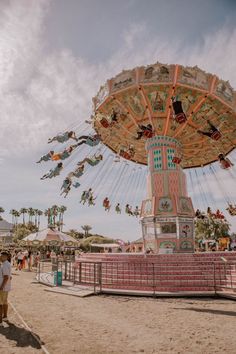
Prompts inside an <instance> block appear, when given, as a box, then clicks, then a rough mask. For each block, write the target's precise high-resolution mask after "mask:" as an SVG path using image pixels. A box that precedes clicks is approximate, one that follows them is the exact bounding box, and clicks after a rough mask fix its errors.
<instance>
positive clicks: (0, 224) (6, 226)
mask: <svg viewBox="0 0 236 354" xmlns="http://www.w3.org/2000/svg"><path fill="white" fill-rule="evenodd" d="M11 230H13V224H11V223H9V222H8V221H6V220H0V231H11Z"/></svg>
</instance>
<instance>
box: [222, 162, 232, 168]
mask: <svg viewBox="0 0 236 354" xmlns="http://www.w3.org/2000/svg"><path fill="white" fill-rule="evenodd" d="M230 167H231V165H230V163H229V162H228V161H225V162H224V166H223V169H224V170H227V169H228V168H230Z"/></svg>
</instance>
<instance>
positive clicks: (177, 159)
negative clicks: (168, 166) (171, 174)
mask: <svg viewBox="0 0 236 354" xmlns="http://www.w3.org/2000/svg"><path fill="white" fill-rule="evenodd" d="M181 161H182V160H181V158H180V157H178V156H174V157H173V159H172V162H173V163H176V164H180V162H181Z"/></svg>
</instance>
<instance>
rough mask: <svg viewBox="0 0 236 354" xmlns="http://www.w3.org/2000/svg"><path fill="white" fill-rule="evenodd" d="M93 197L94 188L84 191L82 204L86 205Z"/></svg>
mask: <svg viewBox="0 0 236 354" xmlns="http://www.w3.org/2000/svg"><path fill="white" fill-rule="evenodd" d="M91 196H93V192H92V188H89V190H88V191H83V193H82V195H81V199H80V203H83V205H84V204H85V203H86V202H87V200H88V199H89V198H90V197H91Z"/></svg>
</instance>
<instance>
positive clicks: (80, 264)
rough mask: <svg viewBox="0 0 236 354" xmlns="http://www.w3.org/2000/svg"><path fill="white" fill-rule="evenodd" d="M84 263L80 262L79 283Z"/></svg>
mask: <svg viewBox="0 0 236 354" xmlns="http://www.w3.org/2000/svg"><path fill="white" fill-rule="evenodd" d="M81 274H82V263H81V262H79V283H81Z"/></svg>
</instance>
